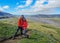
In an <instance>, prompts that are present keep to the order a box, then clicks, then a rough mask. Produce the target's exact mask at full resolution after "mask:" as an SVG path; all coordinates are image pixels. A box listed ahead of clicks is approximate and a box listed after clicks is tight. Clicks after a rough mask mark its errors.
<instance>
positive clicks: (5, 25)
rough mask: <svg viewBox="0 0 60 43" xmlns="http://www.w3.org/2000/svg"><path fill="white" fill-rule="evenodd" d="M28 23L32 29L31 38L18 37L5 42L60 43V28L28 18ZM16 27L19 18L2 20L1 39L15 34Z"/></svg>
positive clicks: (0, 22) (4, 42)
mask: <svg viewBox="0 0 60 43" xmlns="http://www.w3.org/2000/svg"><path fill="white" fill-rule="evenodd" d="M28 24H29V27H28V29H29V30H30V31H31V35H30V39H27V38H22V39H21V38H19V37H18V38H17V39H15V40H12V39H9V40H6V41H3V43H60V28H57V27H54V26H52V25H49V24H44V23H40V22H35V21H31V20H28ZM16 28H17V18H11V19H6V20H2V21H0V39H1V38H8V37H10V36H13V35H14V33H15V30H16ZM2 31H3V32H2ZM0 43H2V42H0Z"/></svg>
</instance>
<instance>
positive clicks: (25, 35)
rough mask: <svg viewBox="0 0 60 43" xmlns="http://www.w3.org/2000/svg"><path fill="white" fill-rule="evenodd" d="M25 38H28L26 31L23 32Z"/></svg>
mask: <svg viewBox="0 0 60 43" xmlns="http://www.w3.org/2000/svg"><path fill="white" fill-rule="evenodd" d="M23 36H24V37H25V38H27V34H26V29H24V30H23Z"/></svg>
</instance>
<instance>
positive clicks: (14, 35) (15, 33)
mask: <svg viewBox="0 0 60 43" xmlns="http://www.w3.org/2000/svg"><path fill="white" fill-rule="evenodd" d="M18 31H19V27H18V29H17V30H16V32H15V34H14V36H13V38H15V36H16V35H17V33H18Z"/></svg>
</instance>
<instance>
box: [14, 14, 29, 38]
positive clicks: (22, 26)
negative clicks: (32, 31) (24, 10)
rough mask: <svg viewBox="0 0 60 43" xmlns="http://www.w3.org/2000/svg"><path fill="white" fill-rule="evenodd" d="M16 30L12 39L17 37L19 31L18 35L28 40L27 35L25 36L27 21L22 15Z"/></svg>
mask: <svg viewBox="0 0 60 43" xmlns="http://www.w3.org/2000/svg"><path fill="white" fill-rule="evenodd" d="M17 24H18V29H17V30H16V33H15V35H14V39H15V36H16V35H17V33H18V31H19V30H20V34H21V35H22V36H24V37H26V38H28V35H27V34H26V29H27V26H28V24H27V20H26V18H25V17H24V15H21V16H20V18H19V19H18V23H17Z"/></svg>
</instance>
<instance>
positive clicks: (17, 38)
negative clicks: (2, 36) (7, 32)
mask: <svg viewBox="0 0 60 43" xmlns="http://www.w3.org/2000/svg"><path fill="white" fill-rule="evenodd" d="M21 39H22V37H21V36H17V37H16V39H14V40H13V39H12V38H11V39H8V40H5V41H2V42H0V43H18V40H21Z"/></svg>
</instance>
